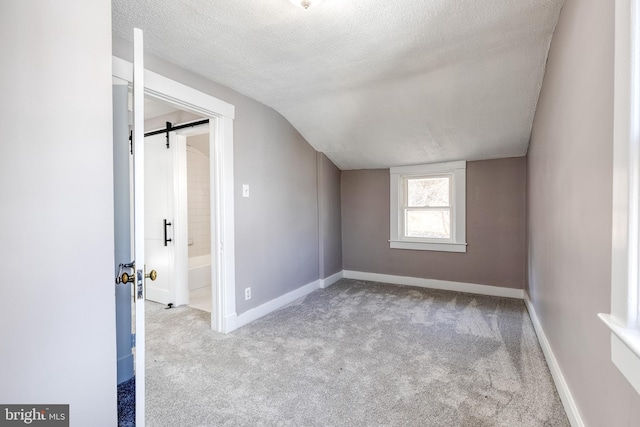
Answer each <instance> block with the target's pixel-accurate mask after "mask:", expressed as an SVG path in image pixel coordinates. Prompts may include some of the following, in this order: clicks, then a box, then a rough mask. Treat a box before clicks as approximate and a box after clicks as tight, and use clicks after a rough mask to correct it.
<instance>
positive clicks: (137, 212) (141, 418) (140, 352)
mask: <svg viewBox="0 0 640 427" xmlns="http://www.w3.org/2000/svg"><path fill="white" fill-rule="evenodd" d="M143 54H144V51H143V45H142V30H140V29H137V28H135V29H134V30H133V245H134V257H135V267H134V268H135V272H134V282H133V298H134V299H135V318H136V351H135V376H136V425H137V426H144V425H145V398H144V396H145V361H144V358H145V342H144V341H145V322H144V300H145V286H144V285H145V280H146V277H145V276H146V271H145V270H146V267H145V257H144V255H145V251H144V63H143Z"/></svg>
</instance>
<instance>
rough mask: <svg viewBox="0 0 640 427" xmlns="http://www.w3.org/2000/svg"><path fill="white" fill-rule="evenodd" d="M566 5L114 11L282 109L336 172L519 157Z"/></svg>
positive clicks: (205, 5) (348, 4)
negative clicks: (326, 157)
mask: <svg viewBox="0 0 640 427" xmlns="http://www.w3.org/2000/svg"><path fill="white" fill-rule="evenodd" d="M562 3H563V0H428V1H427V0H394V1H371V0H323V1H322V2H321V3H320V4H319V5H318V6H316V7H313V8H311V9H308V10H304V9H301V8H298V7H295V6H294V5H292V4H291V3H290V2H289V1H288V0H226V1H223V0H154V1H140V0H137V1H134V0H113V31H114V34H115V35H116V36H118V37H121V38H124V39H128V40H130V39H131V34H132V31H131V29H132V28H133V27H138V28H142V29H143V30H144V31H145V49H146V50H147V51H148V52H150V53H152V54H154V55H156V56H159V57H161V58H163V59H166V60H168V61H169V62H172V63H174V64H176V65H179V66H181V67H183V68H185V69H188V70H191V71H193V72H195V73H198V74H200V75H202V76H204V77H207V78H209V79H211V80H213V81H216V82H218V83H221V84H223V85H225V86H228V87H230V88H232V89H235V90H236V91H238V92H240V93H242V94H244V95H247V96H249V97H251V98H254V99H256V100H258V101H260V102H262V103H264V104H266V105H268V106H270V107H272V108H274V109H275V110H277V111H278V112H280V114H282V115H283V116H284V117H285V118H286V119H287V120H289V122H290V123H291V124H292V125H293V126H294V127H295V128H296V129H297V130H298V131H299V132H300V133H301V134H302V136H303V137H304V138H305V139H306V140H307V141H308V142H309V143H310V144H311V145H312V146H313V147H314V148H315V149H316V150H318V151H322V152H324V153H326V154H327V156H328V157H329V158H330V159H331V160H333V162H334V163H335V164H336V165H337V166H338V167H340V168H341V169H362V168H382V167H390V166H400V165H409V164H418V163H432V162H440V161H449V160H479V159H489V158H500V157H513V156H522V155H525V154H526V151H527V147H528V143H529V137H530V133H531V125H532V121H533V116H534V113H535V108H536V104H537V101H538V94H539V92H540V87H541V84H542V78H543V75H544V69H545V63H546V58H547V52H548V49H549V44H550V42H551V37H552V35H553V31H554V28H555V25H556V22H557V20H558V15H559V12H560V8H561V6H562Z"/></svg>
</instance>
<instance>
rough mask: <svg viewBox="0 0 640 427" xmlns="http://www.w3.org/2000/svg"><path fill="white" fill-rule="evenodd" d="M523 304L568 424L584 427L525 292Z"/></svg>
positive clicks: (573, 426)
mask: <svg viewBox="0 0 640 427" xmlns="http://www.w3.org/2000/svg"><path fill="white" fill-rule="evenodd" d="M524 303H525V305H526V306H527V311H528V312H529V317H530V318H531V323H533V328H534V329H535V331H536V335H537V336H538V342H539V343H540V347H542V352H543V353H544V358H545V359H546V360H547V365H549V370H550V371H551V376H552V377H553V382H554V383H555V384H556V389H557V390H558V394H559V395H560V400H561V401H562V406H564V410H565V412H566V413H567V418H569V422H570V423H571V426H572V427H584V422H583V421H582V418H581V417H580V412H578V407H577V405H576V402H575V400H573V395H572V394H571V390H570V389H569V386H568V385H567V382H566V380H565V379H564V375H562V371H561V370H560V365H558V361H557V360H556V356H555V355H554V354H553V350H552V349H551V345H550V344H549V340H547V336H546V335H545V333H544V330H543V329H542V325H541V324H540V320H538V315H537V314H536V310H535V309H534V307H533V304H532V303H531V299H529V295H528V294H527V293H526V292H525V293H524Z"/></svg>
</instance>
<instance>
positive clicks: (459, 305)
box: [146, 279, 569, 427]
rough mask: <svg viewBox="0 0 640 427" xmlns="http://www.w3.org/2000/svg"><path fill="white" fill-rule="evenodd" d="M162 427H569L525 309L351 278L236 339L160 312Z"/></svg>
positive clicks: (155, 416) (150, 348)
mask: <svg viewBox="0 0 640 427" xmlns="http://www.w3.org/2000/svg"><path fill="white" fill-rule="evenodd" d="M146 368H147V373H146V380H147V389H146V404H147V424H148V425H149V426H447V427H452V426H469V427H471V426H473V427H485V426H486V427H488V426H507V427H516V426H518V427H527V426H563V427H565V426H567V427H568V426H569V422H568V420H567V417H566V415H565V412H564V410H563V407H562V404H561V402H560V399H559V397H558V394H557V392H556V389H555V387H554V384H553V381H552V379H551V375H550V373H549V369H548V367H547V365H546V363H545V360H544V357H543V354H542V351H541V349H540V346H539V344H538V341H537V338H536V335H535V332H534V330H533V326H532V324H531V321H530V319H529V316H528V314H527V312H526V309H525V306H524V304H523V302H522V301H520V300H513V299H508V298H497V297H487V296H479V295H470V294H463V293H457V292H449V291H437V290H430V289H422V288H414V287H406V286H396V285H387V284H379V283H372V282H364V281H355V280H346V279H343V280H341V281H340V282H338V283H336V284H335V285H333V286H331V287H329V288H327V289H322V290H318V291H316V292H313V293H312V294H310V295H308V296H306V297H304V298H301V299H300V300H298V301H295V302H294V303H292V304H289V305H288V306H286V307H284V308H282V309H281V310H278V311H276V312H274V313H271V314H270V315H267V316H265V317H263V318H261V319H259V320H257V321H255V322H253V323H251V324H249V325H246V326H244V327H242V328H240V329H238V330H236V331H234V332H233V333H231V334H228V335H224V334H220V333H216V332H212V331H211V330H210V329H209V314H208V313H206V312H203V311H199V310H195V309H192V308H189V307H178V308H174V309H171V310H165V309H164V306H162V305H159V304H153V303H149V304H147V366H146Z"/></svg>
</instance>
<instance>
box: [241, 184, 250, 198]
mask: <svg viewBox="0 0 640 427" xmlns="http://www.w3.org/2000/svg"><path fill="white" fill-rule="evenodd" d="M242 197H249V184H242Z"/></svg>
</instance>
